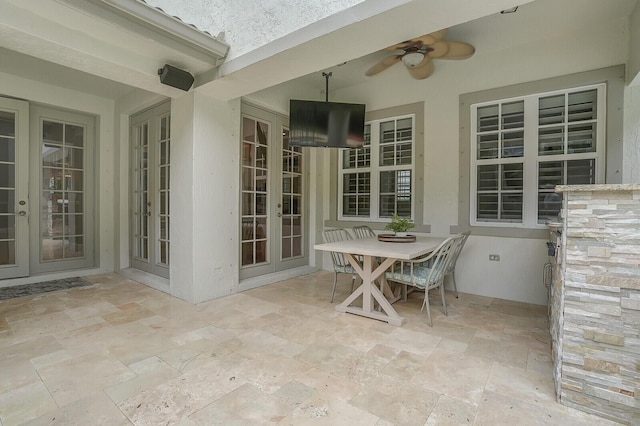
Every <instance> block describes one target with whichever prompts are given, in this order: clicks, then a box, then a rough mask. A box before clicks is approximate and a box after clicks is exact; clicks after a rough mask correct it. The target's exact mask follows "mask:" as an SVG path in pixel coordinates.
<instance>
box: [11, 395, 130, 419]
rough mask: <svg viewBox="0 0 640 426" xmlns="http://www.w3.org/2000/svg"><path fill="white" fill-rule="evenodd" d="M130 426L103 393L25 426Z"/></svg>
mask: <svg viewBox="0 0 640 426" xmlns="http://www.w3.org/2000/svg"><path fill="white" fill-rule="evenodd" d="M85 425H92V426H128V425H131V422H129V420H128V419H127V418H126V417H125V415H124V414H122V412H121V411H120V410H118V407H116V406H115V405H114V403H113V402H112V401H111V400H110V399H109V398H108V397H107V396H106V395H105V394H104V393H102V392H98V393H96V394H93V395H91V396H89V397H87V398H84V399H81V400H78V401H75V402H73V403H71V404H69V405H67V406H65V407H62V408H60V409H58V410H55V411H53V412H50V413H47V414H45V415H43V416H40V417H38V418H37V419H34V420H32V421H29V422H27V423H25V425H24V426H85Z"/></svg>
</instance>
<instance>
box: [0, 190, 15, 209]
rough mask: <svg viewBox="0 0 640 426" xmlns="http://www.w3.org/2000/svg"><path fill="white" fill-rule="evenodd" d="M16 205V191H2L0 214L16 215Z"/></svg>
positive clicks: (0, 191) (0, 194) (0, 195)
mask: <svg viewBox="0 0 640 426" xmlns="http://www.w3.org/2000/svg"><path fill="white" fill-rule="evenodd" d="M15 205H16V198H15V190H13V189H0V213H14V212H15Z"/></svg>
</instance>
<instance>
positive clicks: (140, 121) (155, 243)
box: [130, 102, 171, 278]
mask: <svg viewBox="0 0 640 426" xmlns="http://www.w3.org/2000/svg"><path fill="white" fill-rule="evenodd" d="M170 114H171V104H170V103H169V102H166V103H163V104H161V105H158V106H156V107H154V108H151V109H149V110H146V111H143V112H141V113H139V114H136V115H135V116H133V117H132V118H131V160H132V166H131V170H132V175H131V182H132V187H131V203H132V204H131V205H132V209H131V211H132V214H131V221H130V223H131V230H132V232H131V248H130V253H131V266H132V267H134V268H136V269H140V270H143V271H145V272H149V273H151V274H154V275H158V276H161V277H164V278H169V261H170V259H169V243H170V241H169V201H170V200H169V195H170V191H169V188H170V181H169V170H170V166H171V161H170V160H171V115H170Z"/></svg>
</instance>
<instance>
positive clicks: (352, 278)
mask: <svg viewBox="0 0 640 426" xmlns="http://www.w3.org/2000/svg"><path fill="white" fill-rule="evenodd" d="M355 284H356V276H355V275H352V276H351V293H353V286H354V285H355Z"/></svg>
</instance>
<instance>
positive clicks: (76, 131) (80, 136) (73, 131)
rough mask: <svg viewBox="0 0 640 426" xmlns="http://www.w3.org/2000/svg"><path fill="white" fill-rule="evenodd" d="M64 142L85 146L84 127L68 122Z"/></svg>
mask: <svg viewBox="0 0 640 426" xmlns="http://www.w3.org/2000/svg"><path fill="white" fill-rule="evenodd" d="M64 142H65V144H67V145H71V146H79V147H82V146H84V128H83V127H80V126H73V125H71V124H67V125H66V126H65V135H64Z"/></svg>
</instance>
